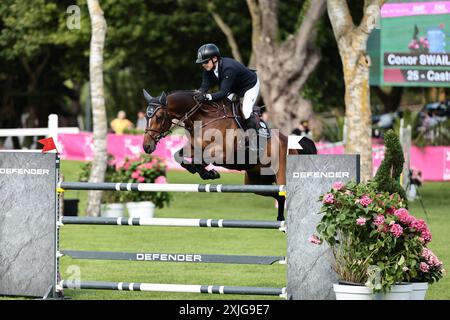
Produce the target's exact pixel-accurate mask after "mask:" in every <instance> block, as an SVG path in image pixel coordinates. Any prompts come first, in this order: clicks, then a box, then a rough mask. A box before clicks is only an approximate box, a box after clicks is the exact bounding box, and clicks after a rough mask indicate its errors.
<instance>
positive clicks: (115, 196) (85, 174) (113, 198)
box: [78, 154, 120, 203]
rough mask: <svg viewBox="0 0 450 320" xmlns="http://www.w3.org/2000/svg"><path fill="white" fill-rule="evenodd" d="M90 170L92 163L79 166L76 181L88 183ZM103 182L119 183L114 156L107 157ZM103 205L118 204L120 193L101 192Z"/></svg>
mask: <svg viewBox="0 0 450 320" xmlns="http://www.w3.org/2000/svg"><path fill="white" fill-rule="evenodd" d="M91 170H92V162H86V163H84V164H83V165H82V166H81V171H80V173H79V174H78V181H80V182H88V181H89V176H90V174H91ZM105 182H120V181H118V180H117V174H116V165H115V159H114V156H113V155H111V154H109V155H108V164H107V166H106V172H105ZM102 202H103V203H117V202H120V193H119V192H117V191H103V194H102Z"/></svg>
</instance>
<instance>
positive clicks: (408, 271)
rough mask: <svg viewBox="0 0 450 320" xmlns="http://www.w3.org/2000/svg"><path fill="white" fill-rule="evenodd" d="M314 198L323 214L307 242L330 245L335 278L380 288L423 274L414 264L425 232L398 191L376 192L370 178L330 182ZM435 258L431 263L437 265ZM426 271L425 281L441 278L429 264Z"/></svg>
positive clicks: (427, 239) (426, 237)
mask: <svg viewBox="0 0 450 320" xmlns="http://www.w3.org/2000/svg"><path fill="white" fill-rule="evenodd" d="M320 200H321V201H322V202H323V205H322V208H321V213H323V217H322V219H321V221H320V223H319V224H318V225H317V228H316V231H317V235H313V236H311V237H310V241H311V242H313V243H317V244H320V243H322V242H323V241H325V242H326V243H328V244H329V245H330V246H331V249H332V252H333V254H334V257H335V265H334V268H335V271H336V272H337V274H338V276H339V277H340V279H341V280H344V281H350V282H354V283H360V284H365V285H366V286H368V287H370V288H372V289H373V290H374V291H381V290H383V291H385V292H386V291H388V290H389V288H390V287H391V286H392V285H394V284H396V283H399V282H402V281H411V280H414V279H419V278H424V276H423V274H421V273H420V272H419V270H420V268H422V270H425V268H424V265H421V264H420V263H421V259H422V257H424V254H423V252H427V251H424V250H425V249H426V245H427V244H428V243H429V242H430V241H431V233H430V231H429V229H428V227H427V225H426V223H425V221H424V220H421V219H416V218H415V217H413V216H412V215H410V214H409V212H408V211H407V210H406V209H405V208H404V205H405V202H404V200H403V199H402V198H401V197H400V196H399V194H397V193H392V194H390V193H389V192H380V191H379V188H378V184H377V183H376V182H374V181H370V182H368V183H367V184H356V183H354V182H350V183H348V184H347V185H344V184H343V183H341V182H336V183H334V184H333V187H332V189H331V190H330V191H329V192H327V193H325V194H323V195H322V196H320ZM437 261H438V260H437V259H436V260H435V261H434V264H433V267H437V268H442V263H440V262H439V263H438V262H437ZM430 265H431V264H430ZM438 265H439V266H438ZM421 266H422V267H421ZM440 271H441V269H440V270H439V272H440ZM428 272H429V274H428V275H429V276H430V281H437V280H439V279H440V278H441V277H442V273H439V272H435V271H434V270H431V268H429V270H428ZM428 275H427V276H428Z"/></svg>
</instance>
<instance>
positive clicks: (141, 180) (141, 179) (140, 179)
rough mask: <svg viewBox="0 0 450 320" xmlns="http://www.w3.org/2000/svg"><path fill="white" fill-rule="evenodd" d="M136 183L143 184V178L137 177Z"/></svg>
mask: <svg viewBox="0 0 450 320" xmlns="http://www.w3.org/2000/svg"><path fill="white" fill-rule="evenodd" d="M137 181H138V182H140V183H142V182H145V178H144V177H138V178H137Z"/></svg>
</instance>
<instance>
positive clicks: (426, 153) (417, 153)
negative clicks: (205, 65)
mask: <svg viewBox="0 0 450 320" xmlns="http://www.w3.org/2000/svg"><path fill="white" fill-rule="evenodd" d="M58 140H59V144H60V146H61V148H60V149H61V150H59V151H60V153H61V159H64V160H81V161H90V160H92V158H93V143H92V133H88V132H82V133H79V134H60V135H59V136H58ZM186 141H187V139H186V138H185V137H184V136H175V135H173V136H168V137H166V138H164V139H163V140H161V141H160V142H159V144H158V146H157V148H156V150H155V152H154V153H153V154H154V155H156V156H158V157H160V158H162V159H165V160H166V162H167V166H168V168H169V169H182V168H181V166H180V165H179V164H178V163H177V162H175V160H174V158H173V154H174V153H175V152H176V151H178V150H180V149H181V148H182V147H183V146H184V144H185V143H186ZM142 142H143V136H142V135H115V134H108V142H107V143H108V148H107V149H108V153H109V154H112V155H113V156H114V157H115V158H116V160H117V161H118V162H121V161H123V159H124V158H125V157H129V158H134V157H138V156H139V155H140V154H141V153H143V152H144V150H143V149H142ZM377 142H378V141H376V140H375V141H374V144H373V147H372V151H373V153H372V165H373V169H374V172H376V170H377V169H378V167H379V166H380V164H381V161H382V160H383V158H384V146H383V145H381V144H378V143H377ZM317 146H318V147H319V154H343V153H344V147H343V146H337V147H327V146H326V144H321V143H317ZM411 166H412V167H414V168H416V169H419V170H421V171H422V177H423V179H424V180H427V181H444V180H450V146H449V147H446V146H442V147H425V148H418V147H415V146H413V147H412V148H411ZM216 169H218V170H221V171H228V170H227V169H224V168H221V167H218V168H216Z"/></svg>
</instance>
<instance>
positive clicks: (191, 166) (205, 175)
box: [174, 148, 220, 180]
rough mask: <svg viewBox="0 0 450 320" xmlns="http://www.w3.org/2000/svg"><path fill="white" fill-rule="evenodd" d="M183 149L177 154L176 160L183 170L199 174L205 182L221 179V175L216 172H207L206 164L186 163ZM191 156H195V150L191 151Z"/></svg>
mask: <svg viewBox="0 0 450 320" xmlns="http://www.w3.org/2000/svg"><path fill="white" fill-rule="evenodd" d="M183 149H184V148H182V149H180V150H179V151H177V152H175V154H174V158H175V161H176V162H178V163H179V164H180V165H181V166H182V167H183V168H185V169H186V170H187V171H189V172H190V173H192V174H196V173H198V174H199V175H200V177H201V178H202V179H203V180H214V179H218V178H220V174H219V173H218V172H217V171H216V170H214V169H213V170H209V171H208V170H206V166H207V164H206V163H202V164H195V163H192V162H186V161H185V158H184V154H183ZM191 154H193V148H192V149H191Z"/></svg>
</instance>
